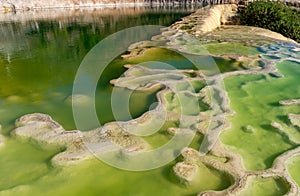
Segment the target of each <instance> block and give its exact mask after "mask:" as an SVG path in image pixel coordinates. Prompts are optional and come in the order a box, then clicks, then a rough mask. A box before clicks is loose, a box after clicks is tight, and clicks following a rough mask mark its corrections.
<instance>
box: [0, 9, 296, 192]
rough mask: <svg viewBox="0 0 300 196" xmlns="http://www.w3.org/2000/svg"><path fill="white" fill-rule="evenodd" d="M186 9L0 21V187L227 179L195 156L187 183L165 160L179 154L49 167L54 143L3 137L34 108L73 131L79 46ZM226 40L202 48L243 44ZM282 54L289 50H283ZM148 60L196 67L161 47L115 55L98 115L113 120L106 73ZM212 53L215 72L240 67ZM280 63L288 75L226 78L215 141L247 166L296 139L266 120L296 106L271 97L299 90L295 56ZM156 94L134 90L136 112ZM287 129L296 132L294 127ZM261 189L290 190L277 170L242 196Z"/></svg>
mask: <svg viewBox="0 0 300 196" xmlns="http://www.w3.org/2000/svg"><path fill="white" fill-rule="evenodd" d="M187 13H188V11H186V12H185V13H183V14H171V13H165V12H164V13H157V12H156V13H152V12H151V11H149V12H147V13H145V14H141V15H139V16H126V15H124V16H122V17H120V18H119V19H118V20H119V21H114V22H113V24H114V25H111V22H112V21H111V18H109V17H107V18H106V19H107V20H106V19H104V20H103V21H104V25H103V24H97V23H96V24H94V23H93V24H92V23H76V22H71V23H67V24H64V25H63V26H62V27H60V26H59V25H58V23H57V22H55V21H38V25H39V29H36V27H35V26H34V25H32V24H33V23H30V22H28V23H26V24H21V23H7V24H1V25H2V26H1V28H2V29H1V31H0V33H1V34H2V35H1V36H0V37H2V38H0V41H1V43H2V45H1V46H0V124H1V125H2V127H3V130H1V133H2V134H4V135H5V146H4V147H2V148H0V156H1V159H0V165H1V169H0V195H41V194H43V195H83V194H85V195H99V194H101V195H153V194H155V195H196V194H197V193H199V192H200V191H204V190H222V189H225V188H227V187H228V186H230V184H232V179H231V177H229V176H228V175H226V174H224V173H222V172H218V171H215V170H214V169H212V168H211V167H207V166H205V165H203V164H199V171H200V172H199V175H198V176H197V179H196V180H195V181H194V182H193V183H190V184H182V183H180V182H179V180H178V179H177V178H176V177H175V176H174V174H173V173H172V167H173V166H174V164H176V162H178V161H180V159H181V158H178V160H176V161H173V162H171V163H169V164H168V165H166V166H164V167H161V168H158V169H155V170H151V171H146V172H128V171H122V170H118V169H116V168H113V167H110V166H108V165H106V164H104V163H102V162H101V161H99V160H96V159H94V160H89V161H84V162H82V163H80V164H78V165H73V166H68V167H61V168H53V167H52V165H51V162H50V160H51V158H52V157H53V156H54V155H55V154H56V153H57V151H56V150H53V149H52V150H51V149H48V150H45V149H44V150H43V149H40V148H39V147H36V146H34V145H32V144H28V143H23V142H20V141H16V140H15V139H14V138H12V137H10V135H9V132H10V131H11V130H12V129H13V128H14V121H15V119H16V118H18V117H20V116H21V115H23V114H27V113H32V112H42V113H46V114H49V115H51V116H52V117H53V118H54V119H55V120H56V121H58V122H59V123H61V124H62V125H63V126H64V127H65V128H66V129H75V125H74V122H73V116H72V109H71V104H70V102H69V100H70V99H69V96H70V95H71V92H72V82H73V80H74V76H75V74H76V71H77V68H78V66H79V65H80V62H81V60H82V59H83V57H84V56H85V54H86V53H87V52H88V51H89V50H90V49H91V48H92V47H93V46H94V45H95V44H97V43H98V42H99V41H100V40H101V39H103V38H104V37H105V36H107V35H109V34H111V33H113V32H116V31H118V30H121V29H124V28H126V27H131V26H135V25H143V24H159V25H169V24H171V23H172V22H174V21H175V20H178V19H179V18H180V17H181V16H183V15H184V14H187ZM3 29H4V30H3ZM20 40H22V41H20ZM229 45H230V44H224V45H222V47H217V46H216V45H211V46H208V48H207V49H208V50H211V51H210V52H212V53H214V54H223V53H235V54H237V53H238V52H236V49H237V48H238V47H240V45H234V46H233V47H232V48H230V49H228V46H229ZM238 51H239V52H240V53H241V54H244V53H245V51H246V54H257V53H261V52H260V51H259V50H257V48H250V49H249V48H247V47H243V48H241V50H238ZM281 57H282V58H283V57H287V56H286V55H285V56H284V54H282V56H281ZM266 58H268V59H276V58H278V57H274V56H268V57H267V56H266ZM149 60H151V61H153V60H159V61H164V62H167V63H170V64H172V65H173V66H174V67H176V68H180V69H192V68H194V67H193V65H192V64H191V63H190V62H188V61H186V59H184V58H182V57H180V55H178V54H175V52H171V51H167V50H164V49H153V50H149V51H147V52H145V55H142V56H139V57H136V58H132V59H129V60H126V61H125V60H122V59H121V58H120V57H118V58H116V59H115V60H114V61H113V62H112V63H111V64H110V65H109V66H108V67H107V69H106V70H105V72H104V73H103V75H102V77H101V78H100V80H99V84H98V86H97V92H96V107H97V112H98V117H99V120H100V122H101V123H106V122H110V121H113V120H114V116H113V113H112V111H111V107H110V101H111V92H112V86H111V85H110V84H109V81H110V80H111V79H114V78H117V77H119V76H120V75H121V74H122V73H123V72H124V71H125V68H123V66H124V64H127V63H132V64H133V63H139V62H143V61H149ZM204 60H205V59H204ZM204 60H203V61H204ZM215 60H216V62H217V64H218V66H219V68H220V70H221V71H222V72H226V71H233V70H238V69H243V66H242V65H239V64H238V65H237V64H235V62H234V61H233V60H228V59H224V58H217V57H216V58H215ZM277 67H278V69H279V71H280V72H281V73H282V74H284V75H285V77H284V78H273V77H271V76H269V75H244V76H240V75H238V76H232V77H229V78H227V79H225V85H226V89H227V91H228V94H229V97H230V100H231V108H232V109H233V110H234V111H235V112H236V114H235V115H234V116H232V117H230V118H229V120H230V121H231V123H232V127H231V128H230V129H229V130H227V131H226V132H225V133H223V134H222V137H221V140H222V142H224V143H225V144H226V145H227V148H228V149H230V150H233V151H234V152H237V153H239V154H240V155H241V156H242V157H243V159H244V163H245V167H246V169H248V170H262V169H266V168H269V167H271V165H272V162H273V160H274V159H275V158H276V157H277V156H278V155H280V154H281V153H282V152H285V151H286V150H288V149H291V148H294V147H295V146H294V145H293V144H291V143H290V142H289V141H288V140H287V139H286V138H285V137H284V136H282V135H281V134H279V133H278V132H277V131H276V130H274V129H273V128H271V126H270V123H271V122H272V121H276V122H279V123H286V121H287V117H286V115H287V114H288V113H300V108H299V106H280V105H279V104H278V102H279V101H280V100H284V99H294V98H299V97H300V89H299V88H297V83H298V77H299V74H300V69H299V63H297V62H292V61H283V62H281V63H279V64H278V65H277ZM203 85H204V84H195V87H196V88H197V89H198V88H199V89H200V88H202V87H203ZM178 88H179V87H178ZM127 93H131V91H129V90H126V89H117V94H118V96H120V97H122V96H124V95H126V94H127ZM155 93H156V92H155V90H153V91H149V92H133V94H132V95H131V101H130V112H131V115H132V117H133V118H135V117H138V116H140V115H141V114H143V113H144V112H145V111H147V110H148V109H149V107H150V105H151V104H152V103H154V102H156V96H155ZM187 103H188V102H187ZM122 107H123V106H122V105H120V113H119V114H118V117H119V119H118V120H128V119H131V116H127V114H126V113H125V112H124V111H125V109H126V108H122ZM200 107H202V106H200ZM203 107H204V106H203ZM205 107H207V106H205ZM246 127H251V131H247V128H246ZM289 134H290V135H291V136H293V137H295V138H300V136H299V133H298V132H297V131H295V130H293V131H291V132H289ZM170 137H171V136H170V135H167V134H166V133H165V132H163V131H162V130H161V131H159V132H158V133H157V134H155V135H153V136H151V137H148V138H147V139H146V140H147V142H149V143H150V144H151V145H152V146H154V147H156V146H160V145H162V144H164V143H166V142H167V141H169V139H170ZM202 139H203V138H202V136H200V135H196V137H195V138H194V140H193V142H192V144H191V146H192V147H193V148H195V149H199V146H200V144H201V141H202ZM298 162H299V161H298V159H297V158H295V159H293V163H292V164H290V165H289V171H290V173H291V175H292V177H293V178H294V179H295V180H296V182H297V183H298V184H299V175H298V174H299V173H300V168H299V167H298V166H297V164H298ZM266 192H267V193H269V194H270V195H282V194H284V193H286V192H287V187H286V184H285V183H284V182H283V180H282V179H279V178H278V179H277V178H266V179H261V178H255V179H252V180H251V181H250V182H249V187H248V189H246V191H244V192H243V195H265V193H266Z"/></svg>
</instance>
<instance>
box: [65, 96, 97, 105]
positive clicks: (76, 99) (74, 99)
mask: <svg viewBox="0 0 300 196" xmlns="http://www.w3.org/2000/svg"><path fill="white" fill-rule="evenodd" d="M91 102H92V98H91V97H89V96H87V95H82V94H74V95H70V96H69V97H67V98H66V99H65V103H67V104H70V105H72V103H73V104H76V105H87V104H90V103H91Z"/></svg>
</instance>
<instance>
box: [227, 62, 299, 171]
mask: <svg viewBox="0 0 300 196" xmlns="http://www.w3.org/2000/svg"><path fill="white" fill-rule="evenodd" d="M277 68H278V69H279V71H280V72H281V73H282V74H283V75H284V76H285V77H283V78H280V79H278V78H272V77H270V76H269V75H243V76H239V75H238V76H233V77H230V78H227V79H226V80H225V85H226V89H227V91H228V93H229V97H230V100H231V105H230V107H231V108H232V109H233V110H234V111H235V112H236V114H235V115H234V116H233V117H231V118H230V120H231V122H232V127H231V128H230V129H229V130H228V131H226V132H224V133H223V134H222V141H223V142H224V143H225V144H228V145H230V147H229V148H230V149H232V150H233V151H236V152H238V153H239V154H241V155H242V157H243V159H244V161H245V167H246V168H247V169H248V170H262V169H266V168H269V167H271V165H272V163H273V160H274V159H275V158H276V156H278V155H280V154H281V153H283V152H284V151H286V150H288V149H291V148H293V147H295V146H293V145H292V144H291V143H290V142H289V141H287V139H286V138H285V137H283V136H282V135H281V134H279V133H278V132H277V131H276V130H275V129H274V128H272V127H271V126H270V124H271V122H273V121H276V122H279V123H286V121H287V117H286V116H287V114H288V113H296V114H297V113H300V108H299V106H297V105H294V106H289V107H286V106H280V105H279V101H280V100H286V99H295V98H299V97H300V89H299V88H298V81H299V74H300V69H299V63H296V62H292V61H283V62H281V63H279V64H278V65H277ZM248 125H250V126H251V127H253V128H254V132H253V133H250V132H244V131H243V130H244V128H243V127H246V126H248ZM296 135H298V136H299V134H297V133H296Z"/></svg>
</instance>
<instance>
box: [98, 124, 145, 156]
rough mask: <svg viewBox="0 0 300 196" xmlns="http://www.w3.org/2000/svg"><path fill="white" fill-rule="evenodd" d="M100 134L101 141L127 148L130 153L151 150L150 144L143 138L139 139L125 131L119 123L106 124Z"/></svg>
mask: <svg viewBox="0 0 300 196" xmlns="http://www.w3.org/2000/svg"><path fill="white" fill-rule="evenodd" d="M99 134H100V138H101V139H103V140H109V141H111V142H113V143H115V144H117V145H118V146H120V147H122V148H125V150H127V151H129V152H133V151H141V150H146V149H147V148H149V145H148V143H147V142H145V141H144V140H143V139H142V138H141V137H137V136H135V135H132V134H130V133H128V132H126V131H124V130H123V129H122V128H121V127H120V126H119V125H118V123H108V124H105V125H104V126H103V128H102V129H101V131H100V132H99Z"/></svg>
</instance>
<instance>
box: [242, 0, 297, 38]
mask: <svg viewBox="0 0 300 196" xmlns="http://www.w3.org/2000/svg"><path fill="white" fill-rule="evenodd" d="M241 24H244V25H249V26H256V27H262V28H266V29H269V30H272V31H276V32H278V33H281V34H282V35H284V36H286V37H289V38H291V39H294V40H295V41H297V42H300V11H297V10H295V9H292V8H290V7H287V6H286V5H284V4H283V3H282V2H279V1H276V2H275V1H270V0H267V1H266V0H257V1H254V2H252V3H251V4H249V5H248V6H247V7H246V8H245V9H244V10H243V11H242V12H241Z"/></svg>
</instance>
